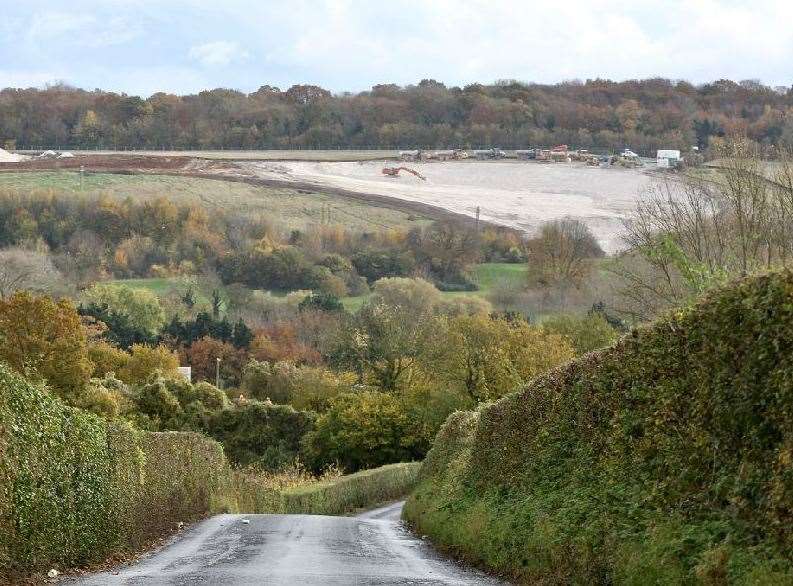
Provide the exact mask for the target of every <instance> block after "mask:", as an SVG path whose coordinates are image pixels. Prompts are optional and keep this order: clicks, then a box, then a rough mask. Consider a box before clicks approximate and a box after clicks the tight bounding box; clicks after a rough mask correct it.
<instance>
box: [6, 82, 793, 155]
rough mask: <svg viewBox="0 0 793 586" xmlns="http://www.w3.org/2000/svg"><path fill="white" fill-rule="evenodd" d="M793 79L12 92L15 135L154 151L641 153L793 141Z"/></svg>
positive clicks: (9, 138)
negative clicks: (728, 141)
mask: <svg viewBox="0 0 793 586" xmlns="http://www.w3.org/2000/svg"><path fill="white" fill-rule="evenodd" d="M791 112H793V91H791V89H790V88H787V87H777V88H771V87H768V86H764V85H762V84H760V83H759V82H757V81H754V80H744V81H741V82H733V81H730V80H718V81H714V82H712V83H706V84H702V85H693V84H691V83H688V82H685V81H673V80H668V79H646V80H629V81H623V82H614V81H609V80H603V79H595V80H587V81H585V82H581V81H569V82H564V83H559V84H555V85H542V84H535V83H521V82H517V81H512V80H505V81H499V82H496V83H494V84H491V85H483V84H478V83H477V84H471V85H467V86H465V87H462V88H461V87H447V86H446V85H444V84H443V83H440V82H438V81H435V80H431V79H425V80H422V81H421V82H420V83H418V84H416V85H410V86H407V87H400V86H397V85H394V84H382V85H376V86H374V87H372V88H371V89H370V90H368V91H363V92H360V93H342V94H335V95H334V94H331V92H329V91H327V90H325V89H323V88H321V87H318V86H314V85H295V86H292V87H290V88H288V89H286V90H282V89H280V88H277V87H273V86H270V85H264V86H262V87H260V88H259V89H258V90H257V91H255V92H253V93H249V94H246V93H243V92H241V91H237V90H233V89H225V88H217V89H212V90H206V91H202V92H200V93H198V94H193V95H184V96H178V95H173V94H166V93H156V94H154V95H152V96H150V97H148V98H145V99H144V98H142V97H139V96H129V95H126V94H117V93H113V92H107V91H102V90H94V91H86V90H82V89H77V88H73V87H69V86H66V85H54V86H50V87H46V88H44V89H35V88H29V89H14V88H6V89H3V90H1V91H0V141H5V144H6V146H7V147H8V146H10V147H14V146H18V147H27V146H47V147H55V146H61V147H63V146H69V147H73V148H74V147H81V148H89V149H90V148H99V147H102V148H148V149H171V148H178V149H191V148H192V149H210V148H228V149H270V148H276V149H278V148H280V149H283V148H364V147H375V148H376V147H380V148H393V147H413V146H423V147H428V148H438V147H447V146H448V147H450V146H460V147H466V148H471V147H476V146H501V147H503V148H520V147H525V146H528V145H552V144H557V143H568V144H571V145H575V146H576V147H579V148H603V149H620V148H623V147H624V146H626V145H630V146H631V148H633V149H634V150H638V151H640V152H651V151H652V150H653V149H656V148H681V149H688V148H690V147H691V146H693V145H696V146H698V147H699V148H706V147H707V146H708V144H709V142H710V139H711V138H712V137H723V136H734V135H741V136H746V137H748V138H749V139H751V140H753V141H755V142H757V143H760V144H764V145H769V146H772V145H787V146H791V145H793V116H791Z"/></svg>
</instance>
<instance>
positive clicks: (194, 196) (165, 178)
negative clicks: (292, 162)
mask: <svg viewBox="0 0 793 586" xmlns="http://www.w3.org/2000/svg"><path fill="white" fill-rule="evenodd" d="M4 190H11V191H25V192H29V191H40V192H45V193H53V194H58V193H64V194H73V195H86V196H97V195H109V196H111V197H115V198H119V199H125V198H127V197H131V198H133V199H136V200H140V199H152V198H156V197H162V196H165V197H168V198H169V199H170V200H171V201H173V202H175V203H199V204H202V205H204V206H205V207H207V208H209V209H210V210H211V209H212V208H221V209H224V210H228V211H237V212H240V213H248V214H257V213H259V214H266V215H267V216H269V217H272V218H274V219H276V221H277V222H278V223H280V224H282V225H283V226H284V227H285V228H286V229H295V228H302V227H305V226H306V225H308V224H317V223H322V222H324V223H328V224H343V225H344V226H346V227H348V228H351V229H359V230H376V229H384V228H407V229H409V228H413V227H416V226H422V225H426V224H428V223H429V220H428V219H426V218H423V217H420V216H418V215H416V214H413V213H408V212H404V211H399V210H395V209H390V208H385V207H379V206H376V205H374V204H368V203H366V202H364V201H360V200H352V199H346V198H344V197H341V196H337V195H326V194H322V193H319V192H316V191H306V190H298V189H288V188H274V187H261V186H256V185H249V184H247V183H238V182H231V181H222V180H218V179H202V178H196V177H182V176H173V175H149V174H146V175H142V174H139V175H119V174H113V173H90V174H86V175H85V176H84V177H83V179H82V182H81V179H80V174H79V173H75V172H71V171H42V172H35V173H16V172H14V173H0V193H1V192H2V191H4Z"/></svg>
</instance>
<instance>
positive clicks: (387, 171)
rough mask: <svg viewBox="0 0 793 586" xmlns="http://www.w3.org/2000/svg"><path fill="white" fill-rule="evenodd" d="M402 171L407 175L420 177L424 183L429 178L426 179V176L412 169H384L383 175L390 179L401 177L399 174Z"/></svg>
mask: <svg viewBox="0 0 793 586" xmlns="http://www.w3.org/2000/svg"><path fill="white" fill-rule="evenodd" d="M400 171H405V172H406V173H411V174H412V175H415V176H416V177H418V178H419V179H421V180H422V181H426V180H427V178H426V177H424V175H422V174H421V173H419V172H418V171H414V170H413V169H410V168H408V167H383V175H386V176H388V177H399V172H400Z"/></svg>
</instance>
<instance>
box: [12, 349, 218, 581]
mask: <svg viewBox="0 0 793 586" xmlns="http://www.w3.org/2000/svg"><path fill="white" fill-rule="evenodd" d="M227 475H228V467H227V463H226V460H225V457H224V455H223V450H222V448H221V447H220V445H219V444H217V443H216V442H214V441H212V440H209V439H207V438H204V437H203V436H201V435H199V434H193V433H149V432H141V431H137V430H134V429H133V428H132V427H130V426H128V425H126V424H124V423H116V422H111V423H108V422H107V421H106V420H104V419H101V418H99V417H97V416H95V415H93V414H91V413H88V412H86V411H82V410H80V409H76V408H72V407H68V406H66V405H64V404H63V403H61V401H60V400H58V399H57V398H55V397H54V396H53V395H51V394H50V393H49V392H47V391H46V390H44V389H43V388H40V387H38V386H35V385H33V384H31V383H29V382H28V381H26V380H25V379H24V378H22V377H21V376H19V375H17V374H14V373H12V372H11V371H9V370H8V368H7V367H5V366H3V365H1V364H0V579H2V578H3V577H6V578H7V577H8V576H4V574H7V575H13V574H24V573H27V572H29V571H32V570H36V569H40V568H46V567H47V566H50V565H58V566H71V565H80V564H85V563H89V562H92V561H97V560H101V559H104V558H105V557H107V556H108V555H109V554H111V553H116V552H120V551H124V550H127V549H131V548H135V547H137V546H139V545H140V544H142V543H145V542H146V541H148V540H150V539H152V538H153V537H155V536H157V535H159V534H161V533H162V532H163V531H166V530H168V529H171V528H173V526H174V525H175V524H176V523H177V522H178V521H187V520H191V519H194V518H197V517H199V516H201V515H203V514H205V513H206V512H207V511H209V509H210V506H211V505H212V503H213V501H214V499H215V498H216V496H217V495H218V494H220V492H221V491H222V490H224V487H225V486H226V483H227V480H228V476H227Z"/></svg>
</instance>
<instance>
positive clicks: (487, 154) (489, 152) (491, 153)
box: [474, 149, 507, 161]
mask: <svg viewBox="0 0 793 586" xmlns="http://www.w3.org/2000/svg"><path fill="white" fill-rule="evenodd" d="M474 156H475V157H476V158H477V159H479V160H480V161H485V160H488V159H503V158H505V157H506V156H507V153H505V152H504V151H502V150H501V149H485V150H482V151H474Z"/></svg>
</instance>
